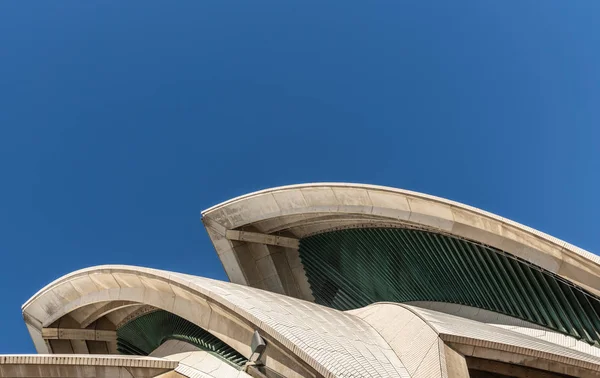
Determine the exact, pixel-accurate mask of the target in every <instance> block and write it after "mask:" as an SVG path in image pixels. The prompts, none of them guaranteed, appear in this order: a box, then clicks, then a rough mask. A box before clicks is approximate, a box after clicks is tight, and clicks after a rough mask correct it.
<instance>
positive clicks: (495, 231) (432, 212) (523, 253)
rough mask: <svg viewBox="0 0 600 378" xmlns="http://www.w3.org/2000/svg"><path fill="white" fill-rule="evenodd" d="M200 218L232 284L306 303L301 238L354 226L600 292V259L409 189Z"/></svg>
mask: <svg viewBox="0 0 600 378" xmlns="http://www.w3.org/2000/svg"><path fill="white" fill-rule="evenodd" d="M202 220H203V222H204V224H205V226H206V229H207V231H208V233H209V235H210V237H211V240H212V242H213V245H214V246H215V249H216V250H217V252H218V254H219V258H220V259H221V261H222V263H223V265H224V267H225V270H226V271H227V273H228V275H229V277H230V279H231V280H232V282H236V283H240V284H244V285H251V286H255V287H261V288H266V289H268V290H272V291H275V292H282V293H286V294H288V295H292V296H296V297H300V298H304V299H308V300H311V299H312V298H311V294H310V288H309V287H308V284H307V282H306V277H305V275H303V272H302V269H301V268H302V266H301V264H300V262H299V261H298V260H299V259H298V254H297V252H294V251H295V250H297V245H298V239H301V238H303V237H305V236H308V235H312V234H315V233H321V232H325V231H328V230H332V229H339V228H348V227H417V228H420V229H426V230H430V231H434V232H439V233H443V234H448V235H452V236H455V237H459V238H464V239H466V240H470V241H474V242H477V243H481V244H484V245H488V246H492V247H494V248H497V249H500V250H502V251H505V252H508V253H510V254H512V255H514V256H517V257H519V258H521V259H523V260H525V261H528V262H530V263H532V264H535V265H537V266H539V267H541V268H543V269H545V270H547V271H550V272H552V273H555V274H558V275H559V276H561V277H563V278H565V279H567V280H569V281H571V282H573V283H575V284H577V285H579V286H581V287H583V288H585V289H587V290H589V291H590V292H592V293H594V294H596V295H599V294H600V257H598V256H596V255H594V254H592V253H590V252H588V251H585V250H583V249H581V248H578V247H575V246H573V245H571V244H569V243H566V242H564V241H562V240H559V239H557V238H554V237H552V236H550V235H547V234H544V233H542V232H540V231H537V230H535V229H533V228H530V227H527V226H524V225H521V224H519V223H517V222H513V221H511V220H509V219H506V218H503V217H500V216H498V215H495V214H492V213H489V212H486V211H483V210H480V209H477V208H474V207H472V206H468V205H464V204H461V203H458V202H455V201H450V200H446V199H443V198H439V197H434V196H430V195H427V194H422V193H417V192H412V191H408V190H401V189H395V188H389V187H382V186H374V185H363V184H344V183H318V184H304V185H292V186H285V187H278V188H273V189H267V190H262V191H258V192H255V193H250V194H247V195H244V196H241V197H237V198H234V199H232V200H229V201H226V202H223V203H221V204H218V205H216V206H213V207H211V208H209V209H207V210H205V211H203V212H202ZM294 243H296V244H294ZM280 252H282V254H283V255H285V256H286V259H287V262H286V264H283V263H281V262H280V261H278V260H281V258H280V257H271V258H270V259H264V257H265V256H277V254H278V253H280ZM257 257H259V258H261V259H262V261H261V264H257V263H256V262H255V261H257ZM284 260H285V259H284ZM273 271H275V272H276V273H272V272H273ZM286 275H289V276H293V277H294V282H286V280H285V278H284V276H286Z"/></svg>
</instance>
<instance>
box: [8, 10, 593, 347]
mask: <svg viewBox="0 0 600 378" xmlns="http://www.w3.org/2000/svg"><path fill="white" fill-rule="evenodd" d="M598 19H600V2H596V1H583V0H582V1H576V2H568V1H567V2H565V1H552V0H546V1H543V2H540V1H538V0H529V1H527V0H521V1H481V0H474V1H452V2H448V1H424V0H422V1H412V2H408V1H385V2H384V1H375V0H373V1H369V2H365V1H350V0H348V1H343V2H342V1H339V2H324V1H303V2H300V1H245V2H243V1H239V2H233V1H226V0H224V1H183V0H182V1H177V2H164V1H163V2H159V1H150V0H147V1H144V2H142V1H125V2H124V1H98V2H93V1H84V2H81V1H55V2H37V3H35V6H33V4H31V3H29V4H27V3H26V2H22V1H13V2H9V1H3V2H1V3H0V175H1V176H0V177H1V181H0V230H1V231H0V255H1V256H2V264H1V265H0V266H1V267H2V270H1V274H0V287H1V288H2V289H1V290H2V297H3V298H2V307H1V309H0V310H1V311H0V324H2V329H3V334H2V338H0V353H8V352H14V353H17V352H18V353H26V352H33V351H34V349H33V345H32V343H31V340H30V339H29V336H28V334H27V332H26V328H25V326H24V323H23V321H22V319H21V314H20V306H21V304H22V303H24V302H25V301H26V300H27V299H28V298H29V297H30V296H31V295H33V294H34V293H35V292H36V291H37V290H38V289H40V288H41V287H42V286H44V285H45V284H47V283H49V282H50V281H51V280H53V279H55V278H57V277H59V276H61V275H63V274H65V273H68V272H70V271H72V270H75V269H79V268H83V267H87V266H90V265H97V264H104V263H122V264H135V265H143V266H150V267H156V268H162V269H168V270H175V271H181V272H186V273H192V274H197V275H202V276H208V277H215V278H220V279H225V278H226V277H225V274H224V272H223V269H222V267H221V265H220V263H219V261H218V259H217V257H216V253H215V252H214V250H213V247H212V245H211V244H210V242H209V240H208V237H207V235H206V233H205V231H204V229H203V227H202V224H201V223H200V221H199V218H200V211H201V210H203V209H205V208H207V207H209V206H212V205H214V204H216V203H218V202H221V201H223V200H226V199H229V198H231V197H233V196H236V195H240V194H244V193H247V192H249V191H253V190H258V189H263V188H267V187H271V186H276V185H284V184H293V183H303V182H314V181H348V182H362V183H371V184H380V185H389V186H394V187H400V188H406V189H412V190H417V191H422V192H426V193H430V194H435V195H438V196H442V197H446V198H450V199H454V200H458V201H461V202H465V203H468V204H470V205H474V206H477V207H480V208H483V209H486V210H489V211H492V212H495V213H498V214H500V215H503V216H506V217H509V218H512V219H514V220H516V221H519V222H522V223H525V224H527V225H530V226H532V227H535V228H537V229H540V230H542V231H545V232H548V233H550V234H552V235H554V236H557V237H560V238H563V239H565V240H567V241H569V242H572V243H574V244H576V245H579V246H581V247H582V248H585V249H588V250H590V251H592V252H596V253H598V252H600V232H598V224H599V223H598V218H597V215H598V214H600V200H599V199H598V193H599V192H600V178H599V173H598V172H599V171H600V49H599V48H598V46H600V23H599V22H598Z"/></svg>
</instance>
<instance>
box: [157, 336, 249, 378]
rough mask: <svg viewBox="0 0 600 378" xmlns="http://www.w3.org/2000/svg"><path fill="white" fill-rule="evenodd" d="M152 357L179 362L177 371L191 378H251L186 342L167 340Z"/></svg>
mask: <svg viewBox="0 0 600 378" xmlns="http://www.w3.org/2000/svg"><path fill="white" fill-rule="evenodd" d="M150 357H160V358H164V359H167V360H171V361H177V362H178V363H179V365H178V366H177V368H176V369H175V371H176V372H178V373H181V374H183V375H185V376H186V377H190V378H197V377H198V378H250V375H249V374H247V373H245V372H244V371H242V370H238V369H237V368H235V367H233V366H232V365H230V364H228V363H227V362H225V361H223V360H222V359H221V358H219V357H216V356H215V355H213V354H212V353H210V352H207V351H205V350H202V349H200V348H198V347H195V346H194V345H191V344H188V343H186V342H185V341H180V340H167V341H165V342H164V343H163V344H161V345H160V346H159V347H158V348H156V349H155V350H154V351H153V352H152V353H150Z"/></svg>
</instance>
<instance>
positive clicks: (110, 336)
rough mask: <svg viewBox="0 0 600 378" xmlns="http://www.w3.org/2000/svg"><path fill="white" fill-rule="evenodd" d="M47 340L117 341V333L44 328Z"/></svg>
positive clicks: (44, 336)
mask: <svg viewBox="0 0 600 378" xmlns="http://www.w3.org/2000/svg"><path fill="white" fill-rule="evenodd" d="M42 338H44V339H45V340H94V341H109V342H110V341H117V332H116V331H104V330H96V329H74V328H42Z"/></svg>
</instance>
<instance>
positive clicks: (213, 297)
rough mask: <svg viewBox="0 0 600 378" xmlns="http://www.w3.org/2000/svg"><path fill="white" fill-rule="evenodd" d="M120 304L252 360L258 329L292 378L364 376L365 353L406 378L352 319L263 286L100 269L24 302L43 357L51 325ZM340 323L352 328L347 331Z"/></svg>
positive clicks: (272, 361) (274, 361)
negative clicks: (178, 320)
mask: <svg viewBox="0 0 600 378" xmlns="http://www.w3.org/2000/svg"><path fill="white" fill-rule="evenodd" d="M117 301H118V302H120V303H130V302H134V303H139V304H144V305H150V306H153V307H155V308H159V309H163V310H166V311H169V312H171V313H173V314H175V315H178V316H180V317H182V318H184V319H186V320H188V321H190V322H192V323H194V324H196V325H198V326H200V327H202V328H204V329H206V330H207V331H209V332H210V333H212V334H213V335H215V336H217V337H218V338H220V339H221V340H223V341H224V342H225V343H227V344H229V345H230V346H231V347H233V348H234V349H236V350H237V351H238V352H240V353H242V354H243V355H244V356H246V357H248V356H249V355H250V347H249V343H250V340H251V336H252V333H253V332H254V330H255V329H257V330H259V331H260V332H261V334H262V335H263V336H264V337H265V339H267V341H268V347H267V351H266V352H265V354H266V357H265V360H266V364H267V366H269V367H270V368H271V369H273V370H274V371H277V372H278V373H279V374H282V375H283V376H286V377H300V376H314V377H319V376H324V377H325V376H344V375H349V374H350V372H360V371H361V369H363V370H364V369H366V367H365V366H362V364H361V362H359V361H355V362H354V363H353V362H352V360H353V357H352V355H353V354H352V351H353V350H354V351H357V350H358V349H366V350H372V351H373V352H372V356H373V360H372V361H370V364H371V366H370V367H369V368H374V371H381V372H386V371H387V372H388V373H390V372H394V374H393V375H392V376H398V377H400V376H405V375H406V374H405V373H406V372H405V369H404V367H403V365H402V363H401V362H400V360H399V359H398V358H397V356H396V355H395V354H394V353H393V351H392V350H391V349H390V348H389V346H388V345H387V343H386V342H385V341H384V340H383V339H382V338H381V337H380V336H379V335H378V334H377V332H376V331H374V330H373V329H372V328H371V327H370V326H368V325H367V324H366V323H363V322H362V321H360V320H358V319H356V318H355V317H353V316H350V315H346V314H344V313H341V312H339V311H336V310H332V309H328V308H324V307H322V306H318V305H316V304H312V303H307V302H304V301H300V300H297V299H294V298H285V297H282V296H279V295H276V294H273V293H269V292H265V291H261V290H257V289H252V288H248V287H244V286H239V285H235V284H231V283H226V282H220V281H214V280H210V279H206V278H201V277H195V276H189V275H184V274H178V273H171V272H165V271H160V270H155V269H145V268H137V267H130V266H100V267H95V268H89V269H84V270H81V271H78V272H74V273H72V274H69V275H67V276H65V277H62V278H59V279H58V280H56V281H55V282H53V283H51V284H50V285H48V286H46V287H45V288H44V289H42V290H41V291H40V292H38V293H37V294H35V295H34V296H33V297H32V298H31V299H30V300H29V301H28V302H27V303H25V304H24V305H23V315H24V318H25V320H26V323H27V324H28V328H29V330H30V333H31V336H32V338H33V339H34V343H35V344H36V348H38V352H40V353H44V352H47V350H44V347H43V346H44V340H43V337H42V330H43V328H44V327H47V326H48V325H50V324H53V323H54V322H56V321H57V320H59V319H61V318H63V317H65V316H67V315H68V314H70V313H72V312H73V311H77V310H78V309H81V308H83V307H84V306H89V305H92V304H97V303H101V306H106V303H110V302H117ZM266 302H268V305H266ZM115 308H121V307H119V306H116V307H115ZM292 309H293V310H292ZM303 313H306V314H310V315H311V317H312V320H311V319H308V317H307V316H305V315H304V316H303ZM309 321H310V322H311V324H310V325H308V324H307V323H306V322H309ZM313 323H314V324H313ZM339 324H345V327H344V328H343V329H340V327H339ZM349 337H350V340H351V342H350V343H349V342H348V340H349ZM362 340H366V341H365V342H368V344H365V342H363V341H362ZM322 343H325V344H327V345H330V346H332V348H331V350H329V351H326V352H325V353H323V351H322V350H321V348H320V347H319V345H322ZM336 345H337V347H336ZM299 346H303V347H299ZM375 351H376V352H375ZM345 353H346V354H348V357H349V359H348V360H347V364H345V365H344V366H339V364H337V363H336V360H339V358H340V357H343V356H344V354H345ZM357 354H360V353H357ZM365 372H366V371H365Z"/></svg>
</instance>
